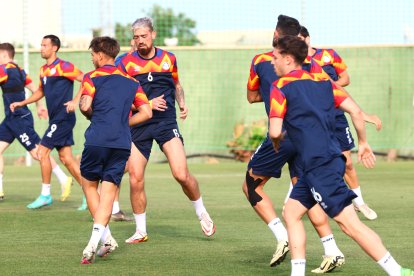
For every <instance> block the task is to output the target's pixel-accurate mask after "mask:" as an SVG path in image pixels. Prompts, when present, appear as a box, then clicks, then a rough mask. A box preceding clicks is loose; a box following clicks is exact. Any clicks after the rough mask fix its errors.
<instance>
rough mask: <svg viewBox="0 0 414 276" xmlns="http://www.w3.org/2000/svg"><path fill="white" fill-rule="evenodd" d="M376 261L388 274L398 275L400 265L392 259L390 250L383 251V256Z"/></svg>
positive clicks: (391, 275)
mask: <svg viewBox="0 0 414 276" xmlns="http://www.w3.org/2000/svg"><path fill="white" fill-rule="evenodd" d="M377 263H378V264H379V265H380V266H381V267H382V269H384V270H385V272H387V273H388V275H390V276H399V275H400V273H401V266H400V265H399V264H398V263H397V262H396V261H395V260H394V258H393V257H392V256H391V254H390V252H387V253H385V256H384V257H382V258H381V259H380V260H379V261H378V262H377Z"/></svg>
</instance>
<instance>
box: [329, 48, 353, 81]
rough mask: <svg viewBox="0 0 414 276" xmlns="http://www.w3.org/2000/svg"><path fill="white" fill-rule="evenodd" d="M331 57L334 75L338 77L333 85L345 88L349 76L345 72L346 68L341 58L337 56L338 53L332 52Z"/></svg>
mask: <svg viewBox="0 0 414 276" xmlns="http://www.w3.org/2000/svg"><path fill="white" fill-rule="evenodd" d="M332 55H333V67H334V69H335V72H336V74H337V75H338V80H337V81H336V82H335V84H337V85H339V86H342V87H345V86H347V85H349V83H350V78H349V74H348V72H347V71H346V69H347V68H348V66H347V65H346V64H345V62H344V61H343V59H342V58H341V56H339V55H338V53H337V52H335V51H334V50H332Z"/></svg>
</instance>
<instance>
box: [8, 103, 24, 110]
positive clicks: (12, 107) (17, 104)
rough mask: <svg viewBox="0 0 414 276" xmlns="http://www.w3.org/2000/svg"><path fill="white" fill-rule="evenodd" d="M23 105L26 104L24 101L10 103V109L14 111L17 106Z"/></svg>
mask: <svg viewBox="0 0 414 276" xmlns="http://www.w3.org/2000/svg"><path fill="white" fill-rule="evenodd" d="M22 106H24V104H22V102H15V103H11V104H10V110H11V112H14V110H15V109H16V108H19V107H22Z"/></svg>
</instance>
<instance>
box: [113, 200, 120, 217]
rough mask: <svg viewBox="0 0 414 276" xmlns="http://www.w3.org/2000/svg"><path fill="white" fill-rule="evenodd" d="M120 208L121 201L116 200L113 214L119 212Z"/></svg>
mask: <svg viewBox="0 0 414 276" xmlns="http://www.w3.org/2000/svg"><path fill="white" fill-rule="evenodd" d="M120 210H121V209H120V208H119V201H114V205H112V215H113V214H116V213H118V212H119V211H120Z"/></svg>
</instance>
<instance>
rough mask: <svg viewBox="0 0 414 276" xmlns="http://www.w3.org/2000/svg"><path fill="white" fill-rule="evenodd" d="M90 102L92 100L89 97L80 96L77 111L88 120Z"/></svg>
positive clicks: (90, 108)
mask: <svg viewBox="0 0 414 276" xmlns="http://www.w3.org/2000/svg"><path fill="white" fill-rule="evenodd" d="M92 100H93V98H92V97H91V96H89V95H85V94H84V95H82V96H81V98H80V101H79V110H80V111H81V112H82V114H83V115H84V116H85V117H86V119H88V120H90V119H91V117H92Z"/></svg>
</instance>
